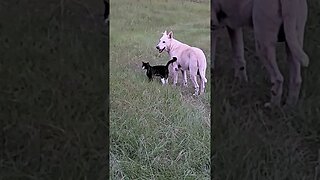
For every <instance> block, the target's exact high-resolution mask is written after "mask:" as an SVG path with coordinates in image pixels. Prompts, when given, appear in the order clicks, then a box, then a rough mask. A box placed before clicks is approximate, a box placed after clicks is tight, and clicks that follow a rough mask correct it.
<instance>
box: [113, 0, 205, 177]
mask: <svg viewBox="0 0 320 180" xmlns="http://www.w3.org/2000/svg"><path fill="white" fill-rule="evenodd" d="M209 5H210V4H209V1H205V2H201V3H197V2H192V1H181V0H173V1H157V0H149V1H139V0H114V1H111V2H110V7H111V11H110V177H111V179H210V175H209V174H210V160H209V158H210V148H209V147H210V77H209V73H210V70H209V69H207V74H208V76H207V79H208V81H209V83H208V84H207V89H206V93H205V94H204V95H203V96H200V97H192V91H193V88H191V86H192V84H191V83H190V82H189V87H190V88H182V87H180V86H178V87H176V88H174V87H172V86H170V85H169V86H162V85H161V84H160V82H159V81H158V80H155V81H153V82H151V83H149V82H148V80H147V76H146V75H145V72H144V71H142V70H141V61H149V62H150V64H151V65H158V64H165V63H166V62H167V61H168V60H169V57H168V55H167V54H165V53H163V54H160V55H159V53H158V52H157V50H156V49H155V46H156V44H157V43H158V41H159V37H160V34H161V33H162V32H163V31H164V30H172V31H173V32H174V36H175V38H176V39H178V40H180V41H182V42H184V43H187V44H190V45H193V46H197V47H199V48H201V49H203V50H204V52H205V54H206V56H207V59H208V63H209V60H210V52H209V49H210V30H209V28H210V23H209V22H210V9H209V7H210V6H209ZM208 67H210V65H209V64H208ZM180 80H181V78H180ZM189 81H190V80H189ZM169 83H170V81H169Z"/></svg>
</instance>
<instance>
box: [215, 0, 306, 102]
mask: <svg viewBox="0 0 320 180" xmlns="http://www.w3.org/2000/svg"><path fill="white" fill-rule="evenodd" d="M212 3H213V4H212V6H213V9H212V12H211V13H212V25H213V36H214V37H213V42H212V44H213V47H214V50H213V58H215V57H214V56H215V48H216V47H215V46H216V41H217V37H216V32H217V30H218V29H219V28H220V27H226V28H227V31H228V34H229V37H230V41H231V45H232V56H233V66H234V76H235V77H236V78H239V79H240V80H243V81H248V77H247V70H246V61H245V58H244V44H243V33H242V28H243V27H245V26H248V27H252V28H253V31H254V37H255V46H256V52H257V55H258V56H259V58H260V59H261V61H262V63H263V64H264V66H265V68H266V70H267V72H268V74H269V77H270V81H271V84H272V87H271V93H270V94H271V99H270V102H267V103H266V104H265V106H280V102H281V98H282V92H283V81H284V79H283V75H282V74H281V72H280V70H279V67H278V65H277V61H276V43H277V42H285V46H286V54H287V61H288V63H289V69H290V80H289V90H288V97H287V99H286V106H294V105H296V104H297V101H298V99H299V93H300V88H301V83H302V78H301V66H303V67H307V66H308V64H309V57H308V55H307V54H306V53H305V52H304V50H303V39H304V29H305V25H306V21H307V11H308V7H307V2H306V0H268V1H266V0H213V2H212ZM212 64H214V62H213V63H212Z"/></svg>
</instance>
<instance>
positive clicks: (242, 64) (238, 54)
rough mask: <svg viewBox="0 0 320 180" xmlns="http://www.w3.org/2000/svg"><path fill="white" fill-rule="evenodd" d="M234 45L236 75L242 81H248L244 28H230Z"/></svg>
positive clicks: (229, 31)
mask: <svg viewBox="0 0 320 180" xmlns="http://www.w3.org/2000/svg"><path fill="white" fill-rule="evenodd" d="M228 33H229V36H230V40H231V45H232V53H233V57H232V58H233V65H234V76H235V78H238V79H239V80H241V81H245V82H247V81H248V76H247V70H246V69H247V68H246V61H245V59H244V45H243V33H242V29H241V28H238V29H231V28H228Z"/></svg>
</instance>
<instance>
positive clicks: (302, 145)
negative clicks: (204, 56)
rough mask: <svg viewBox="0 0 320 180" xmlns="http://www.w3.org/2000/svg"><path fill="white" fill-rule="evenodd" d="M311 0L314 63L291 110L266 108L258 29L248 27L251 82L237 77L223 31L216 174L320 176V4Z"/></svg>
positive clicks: (309, 43) (227, 178) (308, 39)
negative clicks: (257, 49) (257, 46)
mask: <svg viewBox="0 0 320 180" xmlns="http://www.w3.org/2000/svg"><path fill="white" fill-rule="evenodd" d="M308 2H309V18H308V22H307V27H306V32H305V43H304V44H305V46H304V47H305V50H306V52H307V53H308V55H309V56H310V66H309V67H308V68H304V69H303V73H302V76H303V85H302V86H303V87H302V91H301V98H300V102H299V104H298V106H297V107H296V109H294V110H293V111H291V112H284V111H282V110H281V109H279V110H267V109H264V108H263V103H264V102H266V101H267V100H268V99H269V88H270V86H269V85H270V83H269V81H268V76H267V72H266V70H265V69H264V68H263V67H262V63H261V61H260V60H259V59H257V58H256V56H255V48H254V41H253V33H252V30H250V29H245V47H246V51H245V57H246V60H247V65H248V78H249V81H250V82H249V83H247V84H240V83H239V82H237V81H235V80H234V79H233V71H232V66H231V64H232V61H231V56H230V54H231V48H230V43H229V39H228V37H227V33H226V32H221V34H220V35H221V37H220V38H219V40H220V41H219V42H218V44H217V57H216V64H215V71H214V80H213V87H212V88H214V91H213V92H214V94H213V99H214V102H213V104H214V108H213V110H214V111H213V117H212V118H213V121H214V122H213V131H214V140H215V141H214V144H213V149H214V151H215V152H216V154H215V156H214V159H213V162H212V164H213V167H214V176H215V177H216V179H223V180H233V179H282V180H285V179H288V180H289V179H290V180H301V179H308V180H309V179H310V180H316V179H320V166H319V163H320V160H319V159H320V110H319V108H320V78H319V75H318V73H317V72H319V68H320V61H319V59H320V39H319V37H318V36H319V34H320V24H319V20H320V14H319V11H320V5H319V2H318V1H311V0H310V1H308ZM226 42H227V43H226ZM283 46H284V45H283V44H282V45H279V47H278V55H277V57H278V63H279V65H280V69H281V71H282V72H283V74H284V77H285V86H284V89H285V93H284V94H286V92H287V82H288V68H287V67H286V66H287V62H286V59H285V54H284V52H285V50H284V47H283Z"/></svg>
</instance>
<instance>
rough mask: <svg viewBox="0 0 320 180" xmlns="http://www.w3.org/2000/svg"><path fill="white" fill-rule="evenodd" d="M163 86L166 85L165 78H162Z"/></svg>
mask: <svg viewBox="0 0 320 180" xmlns="http://www.w3.org/2000/svg"><path fill="white" fill-rule="evenodd" d="M161 82H162V86H163V85H165V83H166V81H165V79H164V78H163V77H161Z"/></svg>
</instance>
